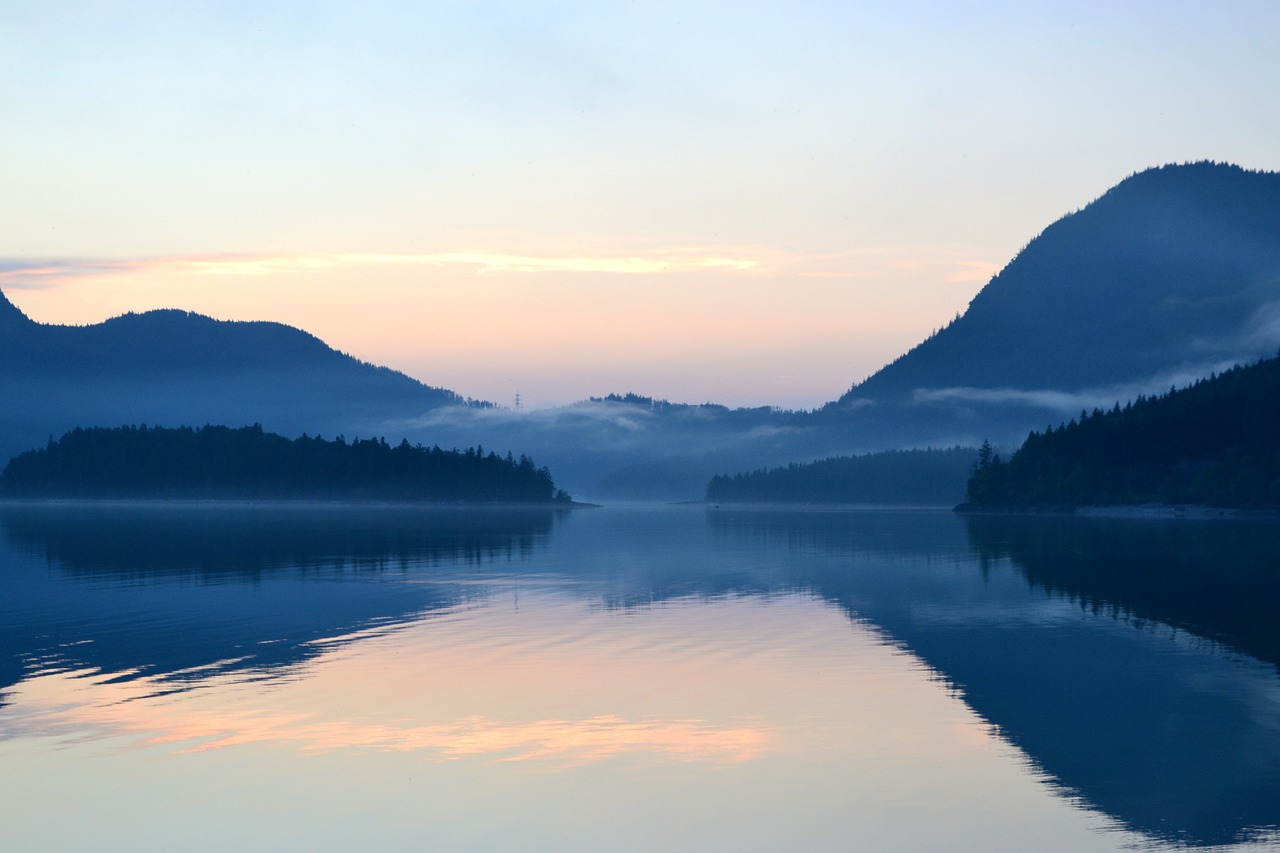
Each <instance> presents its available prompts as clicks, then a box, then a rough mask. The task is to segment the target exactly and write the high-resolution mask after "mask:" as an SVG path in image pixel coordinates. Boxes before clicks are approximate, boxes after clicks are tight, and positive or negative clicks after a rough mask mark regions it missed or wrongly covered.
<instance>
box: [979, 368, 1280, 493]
mask: <svg viewBox="0 0 1280 853" xmlns="http://www.w3.org/2000/svg"><path fill="white" fill-rule="evenodd" d="M1151 503H1156V504H1169V505H1177V504H1190V505H1203V506H1214V507H1232V508H1244V509H1250V508H1257V509H1271V508H1276V507H1280V359H1277V358H1271V359H1265V360H1262V361H1258V362H1255V363H1253V364H1250V365H1247V366H1241V367H1234V368H1232V369H1230V370H1228V371H1226V372H1224V373H1222V374H1219V375H1211V376H1209V377H1208V378H1206V379H1202V380H1200V381H1198V382H1196V383H1194V384H1193V385H1190V386H1188V387H1186V388H1181V389H1170V390H1169V392H1168V393H1166V394H1163V395H1161V396H1157V397H1145V396H1139V397H1138V398H1137V399H1135V400H1132V401H1130V402H1129V403H1127V404H1126V405H1125V406H1124V407H1123V408H1122V407H1121V406H1120V405H1119V404H1118V403H1117V404H1116V405H1115V406H1114V407H1113V408H1112V409H1111V410H1109V411H1101V410H1098V409H1095V410H1093V411H1092V412H1081V413H1080V417H1079V418H1078V419H1072V420H1071V421H1070V422H1068V423H1066V424H1063V425H1062V426H1059V427H1058V428H1056V429H1055V428H1052V427H1050V428H1048V429H1046V430H1045V431H1044V432H1032V433H1031V434H1030V435H1029V436H1027V439H1026V441H1025V442H1024V443H1023V445H1022V446H1021V447H1020V448H1018V450H1017V451H1016V452H1015V453H1014V454H1013V455H1012V457H1010V458H1009V459H1008V460H1007V461H1006V460H1002V459H1001V458H1000V456H999V455H998V454H995V453H993V452H992V450H991V447H990V445H984V446H983V448H982V449H981V451H980V453H979V460H978V464H977V466H976V467H975V470H974V472H973V475H972V476H971V477H970V479H969V483H968V487H967V496H966V502H965V503H964V504H962V505H961V507H960V509H961V510H984V509H1015V510H1016V509H1062V510H1070V509H1074V508H1077V507H1081V506H1107V505H1111V506H1116V505H1141V504H1151Z"/></svg>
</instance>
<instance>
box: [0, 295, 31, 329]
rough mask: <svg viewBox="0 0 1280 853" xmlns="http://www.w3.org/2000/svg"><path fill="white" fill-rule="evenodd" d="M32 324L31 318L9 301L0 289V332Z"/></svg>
mask: <svg viewBox="0 0 1280 853" xmlns="http://www.w3.org/2000/svg"><path fill="white" fill-rule="evenodd" d="M30 324H31V319H30V318H29V317H27V315H26V314H23V313H22V310H21V309H20V308H18V306H17V305H14V304H13V303H12V302H10V301H9V299H8V297H6V296H5V295H4V293H3V291H0V332H7V331H9V330H11V329H17V328H21V327H23V326H28V325H30Z"/></svg>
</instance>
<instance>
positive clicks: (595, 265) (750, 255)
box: [0, 246, 998, 290]
mask: <svg viewBox="0 0 1280 853" xmlns="http://www.w3.org/2000/svg"><path fill="white" fill-rule="evenodd" d="M376 267H426V268H437V269H443V268H452V269H469V270H471V271H473V272H474V273H476V274H478V275H491V274H500V273H525V274H537V273H596V274H616V275H662V274H665V273H689V272H704V273H719V274H730V275H734V274H738V275H742V274H748V275H760V274H773V275H780V274H788V275H794V276H796V277H798V278H818V279H821V278H854V279H864V280H867V279H881V278H885V279H888V278H896V277H900V276H902V275H903V274H911V275H915V276H922V277H929V278H933V279H935V280H936V281H938V282H940V283H946V284H973V283H975V282H978V283H980V282H984V281H986V280H987V279H989V278H990V277H991V276H992V275H993V274H994V273H995V271H996V269H997V268H998V267H997V265H996V264H995V263H993V262H989V261H984V260H975V259H974V258H973V253H972V252H971V251H969V250H966V249H963V248H956V247H910V246H903V247H889V248H883V247H881V248H867V249H857V250H852V251H848V252H839V253H827V254H812V255H807V254H802V253H789V252H784V251H779V250H776V249H771V248H768V247H763V246H747V247H714V246H690V247H679V248H669V249H652V250H647V251H641V252H620V253H616V254H611V253H600V254H574V255H555V254H546V255H542V254H536V253H527V252H524V253H513V252H496V251H485V250H479V249H467V250H459V251H447V252H425V253H424V252H419V253H388V252H336V253H325V254H317V255H210V256H199V255H197V256H191V257H180V256H171V257H153V258H123V259H94V258H70V259H39V260H24V259H17V258H11V259H0V287H5V288H10V289H14V290H37V289H46V288H54V287H57V286H59V285H61V284H64V283H70V282H75V281H81V280H85V279H95V278H118V277H123V276H141V275H157V274H158V275H177V276H188V275H194V276H271V275H287V274H297V273H313V272H323V271H328V270H337V269H342V268H376Z"/></svg>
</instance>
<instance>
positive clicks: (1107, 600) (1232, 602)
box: [966, 516, 1280, 664]
mask: <svg viewBox="0 0 1280 853" xmlns="http://www.w3.org/2000/svg"><path fill="white" fill-rule="evenodd" d="M966 525H967V527H968V532H969V537H970V539H971V541H972V542H973V547H974V550H975V551H977V553H978V554H979V556H980V557H981V558H982V559H983V560H984V561H998V560H1001V559H1006V558H1007V559H1010V560H1012V561H1013V564H1014V565H1015V566H1016V567H1017V569H1018V570H1019V571H1020V572H1021V573H1022V574H1023V576H1024V577H1026V579H1027V581H1028V582H1029V583H1031V585H1032V586H1034V587H1037V588H1039V589H1043V590H1045V591H1046V592H1048V593H1050V594H1054V595H1065V596H1067V597H1068V598H1070V599H1072V600H1074V601H1077V602H1078V603H1079V604H1080V605H1081V606H1082V607H1086V608H1089V609H1092V610H1095V611H1098V612H1108V613H1110V614H1111V615H1113V616H1116V617H1117V618H1125V619H1129V620H1131V621H1133V622H1134V623H1135V624H1141V623H1142V622H1144V621H1147V620H1152V621H1157V622H1161V623H1164V624H1166V625H1170V626H1173V627H1176V628H1180V629H1183V630H1186V631H1190V632H1192V633H1194V634H1196V635H1198V636H1201V637H1206V638H1209V639H1212V640H1215V641H1217V642H1220V643H1222V644H1224V645H1227V646H1229V647H1231V648H1234V649H1237V650H1239V651H1242V652H1244V653H1245V654H1248V655H1250V656H1252V657H1255V658H1258V659H1259V660H1264V661H1267V662H1269V663H1273V664H1280V619H1277V618H1276V607H1277V605H1278V604H1280V524H1278V523H1276V522H1274V521H1245V520H1238V521H1237V520H1233V521H1228V522H1223V521H1208V520H1200V521H1178V520H1125V519H1106V518H1072V517H1052V516H1050V517H1025V518H1013V517H1007V516H987V517H973V518H968V519H966Z"/></svg>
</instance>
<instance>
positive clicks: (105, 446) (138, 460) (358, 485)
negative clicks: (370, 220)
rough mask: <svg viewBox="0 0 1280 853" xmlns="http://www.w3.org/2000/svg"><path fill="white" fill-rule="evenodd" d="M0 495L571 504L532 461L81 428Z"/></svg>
mask: <svg viewBox="0 0 1280 853" xmlns="http://www.w3.org/2000/svg"><path fill="white" fill-rule="evenodd" d="M0 497H5V498H10V499H14V498H24V499H30V498H43V499H58V498H73V499H223V500H244V499H253V500H326V501H335V500H341V501H413V502H432V503H470V502H477V503H520V504H528V503H533V504H553V505H566V506H567V505H570V504H571V503H572V500H571V499H570V497H569V495H568V493H566V492H565V491H564V490H562V489H558V488H556V485H555V482H554V480H553V479H552V477H551V473H550V472H549V471H548V470H547V469H546V468H545V467H538V466H537V465H535V464H534V462H533V460H531V459H529V458H528V457H527V456H523V455H522V456H520V457H518V458H515V457H512V455H511V454H509V453H508V454H507V455H506V456H505V457H504V456H499V455H498V454H496V453H493V452H489V453H486V452H485V451H484V449H483V448H482V447H479V446H477V447H474V448H468V449H466V450H456V449H454V450H442V449H440V448H439V447H423V446H421V445H410V444H409V443H408V441H401V442H400V443H399V444H398V445H394V446H393V445H390V444H388V443H387V441H386V440H385V439H383V438H365V439H355V440H352V441H350V442H348V441H347V440H346V438H345V437H344V436H341V435H340V436H337V437H336V438H334V439H333V440H326V439H324V438H321V437H319V436H315V437H312V436H308V435H305V434H304V435H302V436H301V437H300V438H295V439H289V438H286V437H285V436H282V435H277V434H275V433H270V432H267V431H265V430H264V429H263V428H262V426H261V425H260V424H255V425H253V426H245V427H239V428H232V427H228V426H214V425H206V426H203V427H200V428H198V429H193V428H191V427H176V428H168V427H147V426H145V425H142V426H122V427H116V428H101V427H95V428H90V429H81V428H77V429H73V430H72V431H70V432H68V433H66V434H65V435H63V436H62V437H61V438H59V439H57V440H53V439H50V440H49V443H48V445H47V446H46V447H43V448H38V449H34V450H29V451H27V452H25V453H21V454H19V455H17V456H15V457H14V458H13V459H11V460H10V461H9V463H8V465H7V466H6V467H5V469H4V471H3V473H0Z"/></svg>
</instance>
